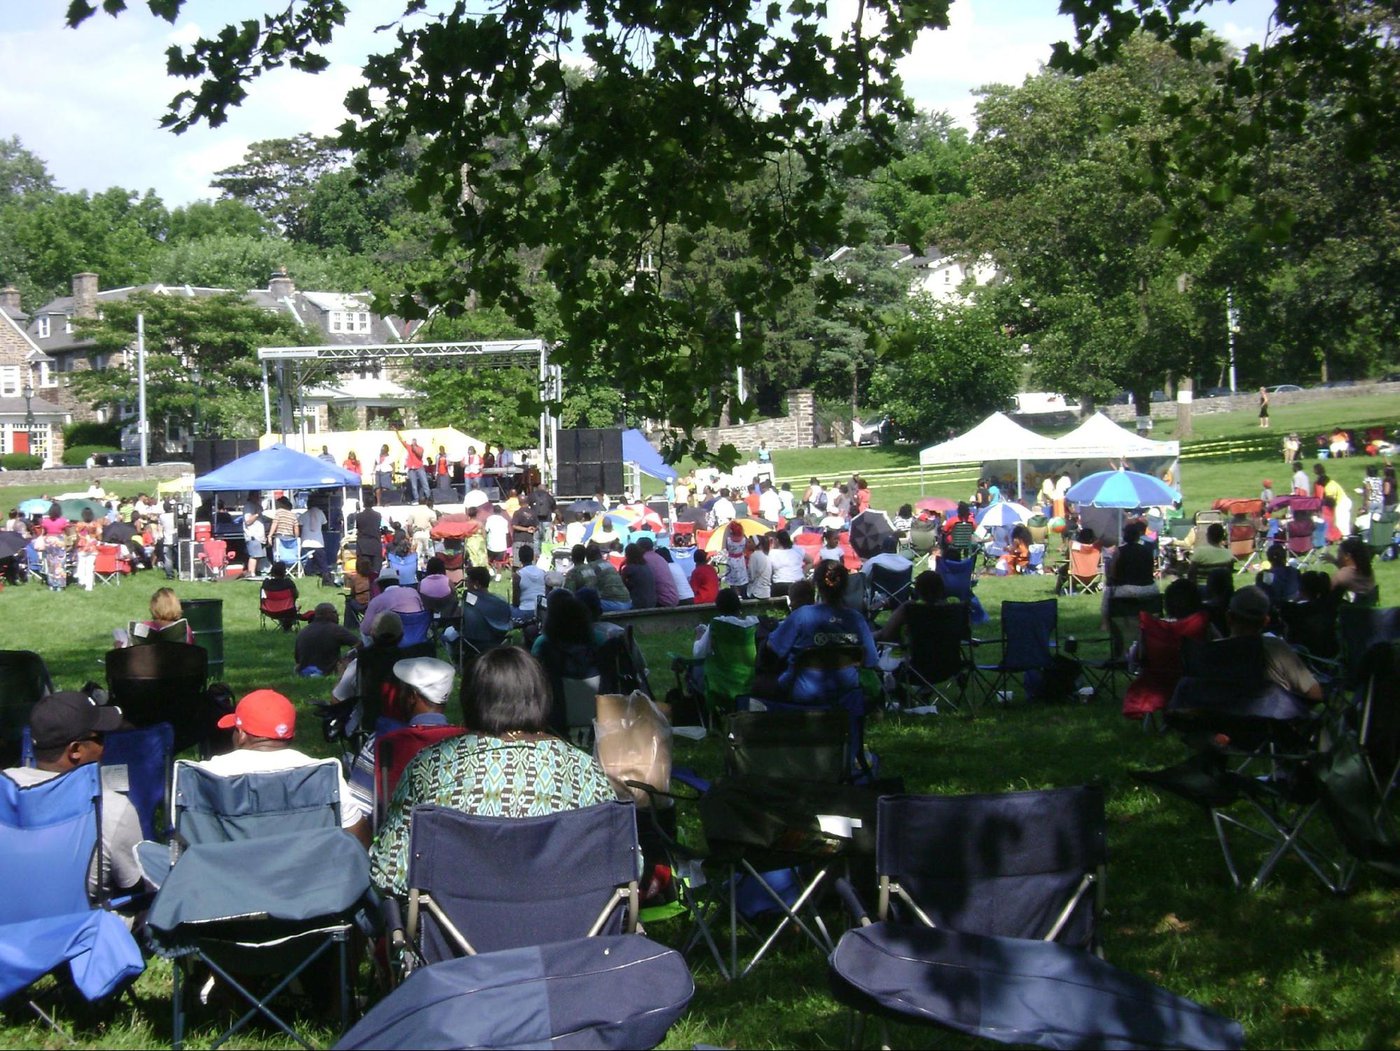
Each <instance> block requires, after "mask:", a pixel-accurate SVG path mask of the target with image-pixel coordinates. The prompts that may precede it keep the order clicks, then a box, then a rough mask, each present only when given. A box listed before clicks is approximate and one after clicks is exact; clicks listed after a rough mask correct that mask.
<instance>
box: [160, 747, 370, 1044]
mask: <svg viewBox="0 0 1400 1051" xmlns="http://www.w3.org/2000/svg"><path fill="white" fill-rule="evenodd" d="M174 786H175V787H174V808H173V809H174V825H175V833H176V834H175V838H174V839H173V840H172V842H171V846H170V847H169V848H164V847H160V848H155V845H151V847H152V848H154V849H145V850H143V851H142V852H141V862H142V867H143V870H145V871H146V874H147V878H148V879H151V881H152V882H153V883H156V884H157V885H158V886H159V887H160V890H159V891H158V892H157V894H156V899H155V901H154V902H153V903H152V905H151V909H150V912H149V913H148V914H147V926H148V930H149V932H150V935H151V943H152V946H153V947H154V948H155V950H156V952H157V953H159V954H160V955H162V956H166V957H169V958H170V959H171V961H172V969H173V972H174V989H173V993H172V997H171V1002H172V1005H173V1012H174V1017H173V1033H172V1043H173V1045H174V1046H175V1047H176V1048H178V1047H180V1046H182V1044H183V1042H184V1036H185V1026H186V1022H187V1015H188V1012H189V1010H190V1009H191V1008H192V1006H193V1004H192V1003H190V1002H189V1001H190V1000H192V999H193V998H192V997H191V996H190V994H191V992H192V991H193V990H194V988H195V986H194V982H193V981H192V979H193V978H194V977H195V975H196V974H197V973H199V972H200V971H202V970H203V969H205V968H207V969H208V970H209V971H210V972H211V973H212V974H213V975H214V977H215V978H216V979H217V980H218V981H220V982H221V983H222V984H224V985H226V986H227V987H228V988H229V989H231V990H232V991H233V992H234V993H235V994H237V995H238V996H239V997H240V998H242V999H244V1000H246V1001H247V1002H248V1003H249V1005H250V1009H249V1010H248V1011H247V1012H246V1013H244V1014H243V1015H242V1016H241V1017H240V1018H238V1019H237V1020H236V1021H235V1022H234V1023H233V1025H232V1026H230V1027H229V1029H228V1030H227V1031H226V1032H224V1033H223V1035H222V1036H220V1037H219V1038H218V1039H217V1040H216V1041H215V1042H214V1045H213V1046H216V1047H217V1046H218V1045H219V1044H221V1043H223V1042H224V1041H225V1040H226V1039H227V1038H228V1037H230V1036H231V1035H233V1034H234V1033H236V1032H239V1031H240V1030H241V1029H242V1028H243V1027H244V1026H245V1025H247V1024H248V1023H249V1022H250V1021H252V1020H253V1019H254V1018H256V1017H258V1016H259V1015H261V1016H262V1017H264V1018H266V1019H267V1020H268V1021H270V1022H271V1023H272V1024H273V1025H275V1026H276V1027H277V1028H278V1029H280V1030H281V1031H282V1032H284V1033H286V1034H287V1035H288V1036H290V1037H291V1038H292V1039H293V1040H295V1041H297V1043H299V1044H301V1045H302V1046H303V1047H308V1048H309V1047H310V1046H311V1045H310V1044H308V1043H307V1042H306V1041H305V1039H303V1038H302V1037H301V1035H300V1034H298V1033H297V1031H296V1030H295V1028H293V1026H292V1024H291V1023H290V1022H289V1021H288V1020H287V1019H285V1018H284V1017H283V1016H282V1015H281V1014H279V1013H278V1012H277V1010H274V1007H273V1004H274V1001H276V1000H277V998H278V997H280V996H281V995H282V994H283V993H284V992H285V991H286V990H287V989H288V987H289V986H291V985H292V983H293V982H295V981H297V980H298V979H301V978H302V976H304V975H305V976H307V979H309V978H310V977H311V974H310V973H309V972H310V969H311V968H312V967H313V965H315V964H316V963H317V961H319V960H321V959H322V958H323V957H326V955H327V954H328V953H331V952H334V953H335V956H336V963H337V965H338V967H337V974H336V979H335V988H334V990H330V989H328V990H327V992H328V993H332V992H333V994H334V995H335V997H336V999H338V1001H339V1004H338V1006H339V1012H340V1031H344V1030H345V1029H346V1028H347V1027H348V1026H349V1019H350V997H351V971H350V959H349V943H350V937H351V932H352V930H353V929H354V927H355V917H356V915H357V914H358V913H360V912H362V911H363V910H364V908H365V906H366V904H367V901H368V895H369V859H368V858H367V856H366V855H365V852H364V850H363V849H362V848H361V847H360V845H359V844H358V843H356V842H355V840H354V839H353V838H352V837H350V836H348V835H346V834H345V833H344V832H343V831H342V830H341V827H340V764H339V763H338V762H337V761H336V760H334V759H325V760H321V761H320V762H318V763H314V764H312V765H310V766H305V767H297V768H294V769H291V770H283V771H277V772H275V773H256V774H241V775H238V776H235V777H227V778H225V777H219V776H217V775H214V774H211V773H209V772H208V771H207V770H204V769H202V768H201V767H199V766H198V765H195V764H192V763H188V762H184V761H181V762H178V763H176V764H175V778H174ZM307 979H303V980H307Z"/></svg>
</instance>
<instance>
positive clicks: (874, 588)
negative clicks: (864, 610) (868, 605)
mask: <svg viewBox="0 0 1400 1051" xmlns="http://www.w3.org/2000/svg"><path fill="white" fill-rule="evenodd" d="M913 586H914V567H913V566H910V567H909V568H908V569H894V568H892V567H890V566H878V565H877V566H871V567H870V591H871V598H872V600H876V601H879V602H881V603H882V604H883V605H884V607H885V608H886V609H893V608H894V607H896V606H899V605H901V604H903V603H905V602H907V601H908V600H909V593H910V591H911V590H912V589H913Z"/></svg>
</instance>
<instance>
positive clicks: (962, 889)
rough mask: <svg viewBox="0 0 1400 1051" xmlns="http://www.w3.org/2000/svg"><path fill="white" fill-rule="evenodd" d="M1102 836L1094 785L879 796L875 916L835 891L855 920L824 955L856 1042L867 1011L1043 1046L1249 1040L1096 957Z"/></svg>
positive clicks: (846, 892) (1232, 1044)
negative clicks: (969, 793)
mask: <svg viewBox="0 0 1400 1051" xmlns="http://www.w3.org/2000/svg"><path fill="white" fill-rule="evenodd" d="M1106 840H1107V829H1106V823H1105V819H1104V808H1103V793H1102V790H1101V789H1099V788H1096V787H1089V786H1083V787H1074V788H1060V789H1053V790H1050V791H1043V792H1011V793H1006V794H1004V795H973V796H962V797H954V796H922V797H920V796H885V797H883V798H881V800H880V802H879V805H878V811H877V819H876V847H875V854H876V859H875V860H876V871H877V873H878V874H879V908H878V909H877V910H876V912H875V913H874V915H873V917H872V916H871V915H870V914H869V913H868V910H866V908H865V907H864V905H863V904H862V903H861V902H860V900H859V898H858V896H857V895H856V894H855V892H854V890H853V889H852V888H851V886H850V885H849V884H844V883H843V884H841V885H840V889H841V891H842V895H843V897H844V898H845V899H846V901H847V904H848V905H849V906H850V908H851V911H852V913H853V914H854V915H855V917H856V918H857V920H858V921H859V923H860V926H857V927H854V928H852V929H851V930H850V931H848V932H847V933H846V934H845V935H844V936H842V938H841V941H840V943H839V944H838V945H837V946H836V950H835V952H833V953H832V954H831V959H830V967H831V987H832V991H833V993H834V995H835V996H836V998H837V1000H838V1001H840V1002H841V1003H843V1004H845V1005H846V1006H847V1007H849V1008H851V1009H852V1011H853V1018H852V1022H853V1033H852V1035H853V1037H854V1039H853V1040H852V1042H851V1046H859V1037H860V1030H861V1029H862V1028H863V1023H864V1019H865V1016H866V1015H871V1014H873V1015H877V1016H879V1017H880V1018H881V1019H882V1023H883V1021H884V1020H886V1019H894V1020H897V1021H900V1022H906V1023H913V1024H917V1025H933V1026H940V1027H943V1028H946V1029H951V1030H953V1031H954V1032H958V1033H965V1034H967V1035H969V1036H976V1037H982V1038H986V1039H989V1040H996V1041H999V1042H1002V1043H1010V1044H1029V1045H1034V1046H1039V1047H1117V1048H1139V1047H1140V1048H1155V1047H1177V1048H1238V1047H1241V1046H1243V1043H1244V1034H1243V1031H1242V1030H1241V1028H1240V1026H1239V1024H1238V1023H1237V1022H1233V1021H1230V1020H1229V1019H1226V1018H1222V1017H1221V1016H1219V1015H1217V1014H1214V1013H1212V1012H1210V1011H1208V1010H1206V1009H1205V1008H1203V1007H1201V1006H1200V1005H1199V1004H1196V1003H1193V1002H1192V1001H1190V1000H1186V999H1184V998H1182V997H1179V996H1176V995H1175V994H1173V993H1170V992H1167V991H1166V990H1165V989H1161V988H1159V987H1158V986H1156V985H1153V984H1152V983H1151V982H1148V981H1145V980H1143V979H1141V978H1138V977H1136V976H1135V975H1131V974H1127V973H1125V972H1123V971H1120V970H1118V969H1117V968H1115V967H1113V966H1111V965H1110V964H1108V963H1105V962H1104V961H1103V960H1102V959H1101V958H1100V956H1099V954H1098V923H1099V917H1100V914H1101V912H1102V906H1103V876H1104V869H1105V864H1106V859H1107V849H1106ZM885 1046H889V1042H888V1039H886V1041H885Z"/></svg>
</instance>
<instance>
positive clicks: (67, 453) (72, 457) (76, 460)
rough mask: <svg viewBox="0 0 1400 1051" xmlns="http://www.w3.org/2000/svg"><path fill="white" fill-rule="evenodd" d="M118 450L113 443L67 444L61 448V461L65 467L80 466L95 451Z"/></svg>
mask: <svg viewBox="0 0 1400 1051" xmlns="http://www.w3.org/2000/svg"><path fill="white" fill-rule="evenodd" d="M118 451H119V450H118V449H117V447H116V446H115V445H107V444H105V443H104V444H102V445H68V446H64V449H63V463H64V465H65V466H67V467H81V466H83V464H85V463H87V458H88V457H89V456H95V455H96V454H97V453H114V452H118Z"/></svg>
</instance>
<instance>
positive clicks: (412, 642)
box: [399, 609, 433, 649]
mask: <svg viewBox="0 0 1400 1051" xmlns="http://www.w3.org/2000/svg"><path fill="white" fill-rule="evenodd" d="M399 619H400V620H402V621H403V638H401V639H400V640H399V649H403V648H404V647H405V646H420V645H422V644H423V643H425V642H431V641H432V631H433V614H432V611H431V610H426V609H424V610H419V611H418V612H417V613H400V614H399Z"/></svg>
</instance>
